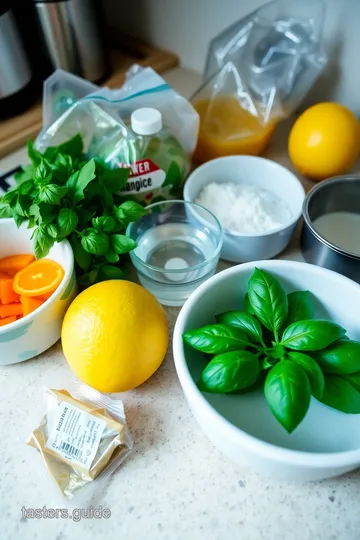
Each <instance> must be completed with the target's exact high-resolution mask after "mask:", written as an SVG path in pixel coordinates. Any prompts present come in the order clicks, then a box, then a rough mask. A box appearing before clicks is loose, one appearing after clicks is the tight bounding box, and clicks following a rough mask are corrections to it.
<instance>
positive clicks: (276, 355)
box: [270, 343, 285, 360]
mask: <svg viewBox="0 0 360 540" xmlns="http://www.w3.org/2000/svg"><path fill="white" fill-rule="evenodd" d="M270 356H271V357H272V358H273V359H274V360H283V359H284V356H285V348H284V346H283V345H281V344H280V343H275V345H274V346H273V348H272V350H271V355H270Z"/></svg>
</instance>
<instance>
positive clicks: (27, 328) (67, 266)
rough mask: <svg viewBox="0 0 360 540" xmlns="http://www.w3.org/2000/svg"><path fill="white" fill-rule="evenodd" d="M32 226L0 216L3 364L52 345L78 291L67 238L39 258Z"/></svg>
mask: <svg viewBox="0 0 360 540" xmlns="http://www.w3.org/2000/svg"><path fill="white" fill-rule="evenodd" d="M32 232H33V231H31V230H29V229H27V228H26V224H24V225H22V226H21V227H20V228H19V229H18V228H17V226H16V224H15V222H14V220H13V219H1V220H0V365H9V364H15V363H17V362H22V361H24V360H28V359H30V358H33V357H34V356H37V355H38V354H40V353H42V352H44V351H45V350H46V349H49V348H50V347H51V346H52V345H53V344H54V343H55V342H56V341H57V340H58V339H59V338H60V333H61V325H62V321H63V318H64V315H65V312H66V310H67V308H68V307H69V305H70V304H71V302H72V300H73V299H74V297H75V295H76V279H75V271H74V256H73V252H72V249H71V246H70V244H69V242H68V241H67V240H63V241H62V242H60V243H58V244H55V245H54V247H53V248H52V249H51V251H50V253H49V255H48V257H46V258H45V259H40V260H37V261H36V260H35V257H34V254H33V253H34V251H33V241H32V240H31V235H32Z"/></svg>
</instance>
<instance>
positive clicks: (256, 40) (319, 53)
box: [192, 0, 326, 157]
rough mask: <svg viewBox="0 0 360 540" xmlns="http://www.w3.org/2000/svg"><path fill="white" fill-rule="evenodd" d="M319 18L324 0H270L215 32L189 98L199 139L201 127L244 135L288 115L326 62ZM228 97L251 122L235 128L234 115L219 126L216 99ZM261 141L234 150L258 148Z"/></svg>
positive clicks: (226, 134) (320, 19) (268, 125)
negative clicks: (198, 82)
mask: <svg viewBox="0 0 360 540" xmlns="http://www.w3.org/2000/svg"><path fill="white" fill-rule="evenodd" d="M324 19H325V4H324V1H323V0H301V1H298V0H275V1H274V2H270V3H269V4H266V5H265V6H263V7H261V8H259V9H258V10H256V11H254V12H253V13H251V14H250V15H248V16H247V17H245V18H243V19H241V20H240V21H238V22H236V23H235V24H233V25H232V26H231V27H229V28H227V29H226V30H225V31H223V32H222V33H221V34H219V35H218V36H217V37H216V38H215V39H214V40H213V41H212V42H211V44H210V48H209V52H208V57H207V63H206V69H205V73H204V84H203V85H202V86H201V88H200V89H199V90H198V91H197V92H196V94H195V95H194V96H193V99H192V102H193V104H194V106H195V108H196V109H197V110H198V112H200V117H201V132H200V138H201V135H202V132H203V131H204V130H206V131H208V132H209V131H210V132H211V131H213V132H217V133H218V134H219V135H221V137H228V138H229V139H230V138H232V139H234V137H238V138H242V137H244V138H247V137H249V136H252V135H254V133H255V134H256V130H261V129H262V128H264V127H269V128H270V127H271V125H272V124H274V125H275V124H276V123H277V122H278V121H279V120H281V119H283V118H285V117H287V116H289V115H290V114H291V113H292V112H293V111H294V110H295V109H296V108H297V107H298V105H299V104H300V102H301V101H302V100H303V98H304V97H305V96H306V94H307V93H308V91H309V90H310V88H311V87H312V85H313V84H314V82H315V81H316V79H317V78H318V76H319V75H320V73H321V71H322V70H323V68H324V67H325V65H326V55H325V52H324V50H323V42H322V30H323V24H324ZM228 97H231V99H233V100H235V101H236V103H237V106H238V107H239V108H241V109H242V111H245V112H246V113H248V114H249V115H251V116H252V117H253V118H254V119H255V121H254V122H253V123H251V121H250V122H249V121H248V119H247V118H246V119H245V121H244V122H241V121H239V122H238V123H237V128H236V126H234V124H235V121H234V120H233V121H232V122H231V126H230V127H229V130H228V132H227V131H226V126H225V127H223V128H222V129H220V127H219V122H220V120H218V121H217V120H216V115H217V114H218V109H223V108H224V107H223V106H221V107H217V104H216V101H217V100H222V99H224V98H228ZM200 102H201V105H200V107H199V106H197V104H199V103H200ZM234 113H235V114H236V111H234V109H233V108H232V112H231V113H230V116H234ZM244 126H245V127H244ZM220 132H221V133H220ZM265 139H267V137H265ZM266 143H267V140H264V144H266ZM255 146H256V145H255ZM263 146H264V145H262V144H260V145H259V148H255V151H254V152H251V151H250V152H249V149H247V151H246V152H239V153H260V151H262V149H263ZM225 153H226V152H225ZM214 157H215V156H214Z"/></svg>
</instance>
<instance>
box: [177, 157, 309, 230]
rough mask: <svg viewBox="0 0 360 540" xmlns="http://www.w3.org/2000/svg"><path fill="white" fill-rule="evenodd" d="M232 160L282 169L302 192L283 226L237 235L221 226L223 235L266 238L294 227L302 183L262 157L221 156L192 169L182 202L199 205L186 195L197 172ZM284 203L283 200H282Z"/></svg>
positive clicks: (270, 160) (289, 172)
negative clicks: (296, 205) (291, 214)
mask: <svg viewBox="0 0 360 540" xmlns="http://www.w3.org/2000/svg"><path fill="white" fill-rule="evenodd" d="M234 159H236V160H249V161H258V162H260V161H261V162H263V163H265V164H266V165H269V166H270V167H273V168H275V169H277V168H280V169H283V170H284V171H286V173H287V174H288V175H289V178H291V181H293V182H294V184H297V185H298V187H299V188H300V190H301V191H302V200H301V201H300V208H299V211H298V212H297V213H296V214H294V215H293V216H292V218H291V220H290V221H288V222H286V223H284V224H283V225H279V227H275V228H274V229H270V230H269V231H263V232H254V233H239V232H237V231H233V230H231V229H228V228H226V227H224V226H223V225H222V224H221V226H222V228H223V231H224V235H225V234H226V235H229V236H234V237H240V238H257V237H266V236H270V235H272V234H276V233H278V232H281V231H284V230H285V229H287V228H288V227H292V226H293V225H295V224H296V223H297V222H298V220H299V219H300V217H301V215H302V209H303V204H304V200H305V197H306V193H305V190H304V186H303V185H302V183H301V182H300V180H299V179H298V177H297V176H296V175H295V174H294V173H293V172H292V171H290V169H288V168H287V167H285V166H284V165H281V164H280V163H277V162H276V161H273V160H272V159H268V158H264V157H262V156H249V155H246V154H242V155H232V156H222V157H218V158H215V159H211V160H210V161H207V162H206V163H203V164H202V165H200V166H199V167H196V169H194V170H193V171H192V172H191V173H190V174H189V176H188V178H187V180H186V182H185V186H184V201H186V202H192V203H195V204H199V203H196V202H195V200H193V199H192V198H191V197H190V196H189V194H188V191H189V182H194V178H196V176H197V175H198V174H199V171H204V170H205V169H211V167H212V166H213V164H214V163H216V162H220V161H228V160H229V161H230V160H234ZM233 183H236V182H233ZM264 189H267V188H264ZM268 191H271V188H269V189H268ZM271 192H272V191H271ZM272 193H273V192H272ZM284 201H285V199H284ZM285 202H286V201H285Z"/></svg>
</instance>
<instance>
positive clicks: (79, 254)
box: [70, 234, 91, 271]
mask: <svg viewBox="0 0 360 540" xmlns="http://www.w3.org/2000/svg"><path fill="white" fill-rule="evenodd" d="M70 243H71V247H72V249H73V252H74V257H75V261H76V262H77V264H78V265H79V266H80V268H81V269H82V270H85V271H87V270H89V268H90V266H91V255H90V253H88V252H87V251H85V249H84V248H83V247H82V245H81V241H80V240H79V238H77V237H76V235H75V234H72V235H71V237H70Z"/></svg>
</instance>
